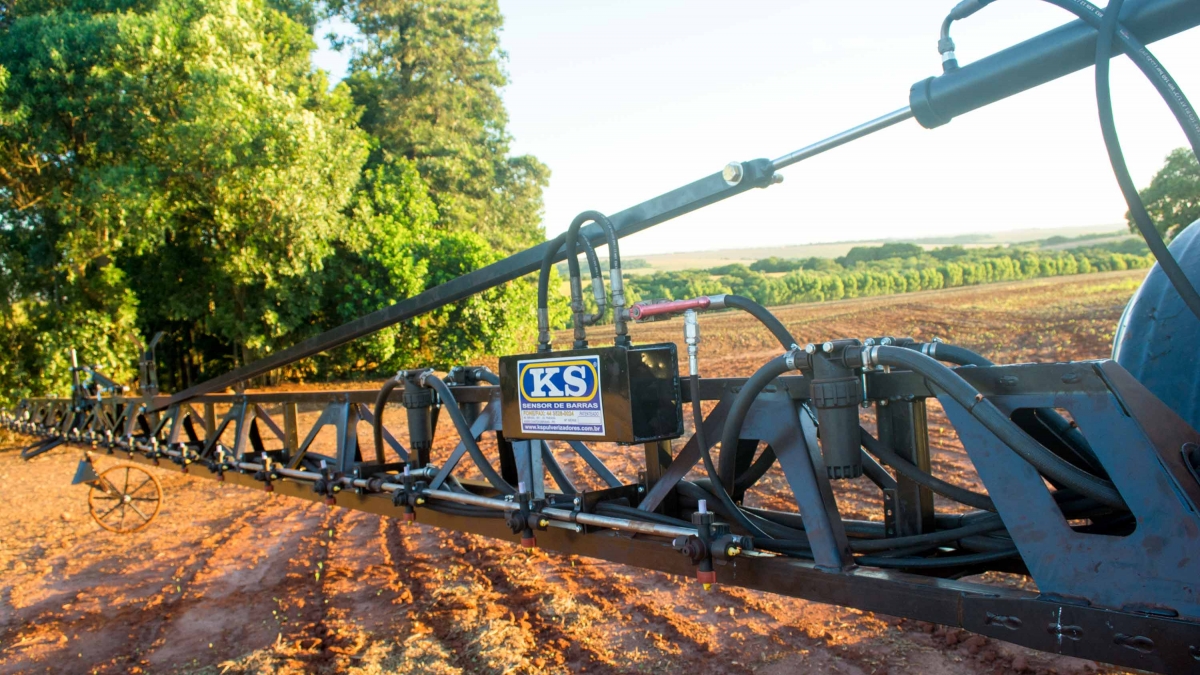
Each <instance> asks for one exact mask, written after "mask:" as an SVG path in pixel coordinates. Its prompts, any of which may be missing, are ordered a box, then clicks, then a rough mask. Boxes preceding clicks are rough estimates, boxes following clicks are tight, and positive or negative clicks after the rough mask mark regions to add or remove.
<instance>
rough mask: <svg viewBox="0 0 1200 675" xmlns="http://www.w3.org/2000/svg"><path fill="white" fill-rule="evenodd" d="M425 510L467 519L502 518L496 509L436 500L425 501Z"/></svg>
mask: <svg viewBox="0 0 1200 675" xmlns="http://www.w3.org/2000/svg"><path fill="white" fill-rule="evenodd" d="M425 508H427V509H429V510H431V511H437V512H439V513H448V514H451V515H455V516H467V517H469V518H503V517H504V512H503V511H497V510H496V509H485V508H482V507H479V506H471V505H468V504H454V503H452V502H451V503H442V502H439V501H438V500H436V499H427V500H425Z"/></svg>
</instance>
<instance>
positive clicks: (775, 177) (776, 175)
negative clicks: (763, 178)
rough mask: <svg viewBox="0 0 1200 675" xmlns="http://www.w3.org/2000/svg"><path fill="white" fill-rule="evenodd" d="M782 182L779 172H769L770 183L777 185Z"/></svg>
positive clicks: (781, 175)
mask: <svg viewBox="0 0 1200 675" xmlns="http://www.w3.org/2000/svg"><path fill="white" fill-rule="evenodd" d="M782 182H783V174H781V173H773V174H771V185H779V184H780V183H782Z"/></svg>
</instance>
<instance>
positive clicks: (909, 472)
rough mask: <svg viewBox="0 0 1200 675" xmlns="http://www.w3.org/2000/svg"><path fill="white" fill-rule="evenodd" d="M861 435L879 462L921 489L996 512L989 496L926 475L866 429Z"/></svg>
mask: <svg viewBox="0 0 1200 675" xmlns="http://www.w3.org/2000/svg"><path fill="white" fill-rule="evenodd" d="M859 433H860V436H861V437H862V444H863V447H865V448H866V449H867V451H868V452H870V453H871V454H872V455H875V456H876V457H877V458H879V461H881V462H883V463H884V464H887V465H888V466H890V467H892V468H893V469H895V470H896V472H897V473H899V474H900V475H901V476H904V477H905V478H907V479H909V480H911V481H912V482H914V483H916V484H917V485H920V486H921V487H924V488H928V489H929V490H932V491H933V492H936V493H938V494H939V495H941V496H943V497H945V498H947V499H952V500H954V501H956V502H959V503H960V504H966V505H967V506H973V507H975V508H977V509H983V510H984V511H995V510H996V505H995V504H994V503H992V498H991V497H989V496H987V495H981V494H979V493H978V492H972V491H970V490H967V489H966V488H961V487H958V486H957V485H952V484H950V483H947V482H946V481H944V480H942V479H940V478H938V477H937V476H933V475H931V474H928V473H925V472H924V471H922V470H921V469H920V468H919V467H917V466H916V465H915V464H913V463H912V462H909V461H908V460H906V459H904V458H903V457H901V456H900V455H898V454H897V453H896V451H895V450H892V449H891V448H889V447H888V446H887V445H886V444H884V443H883V442H882V441H880V440H878V439H876V438H875V437H874V436H872V435H871V434H870V433H869V432H868V431H867V430H866V429H863V428H862V427H859Z"/></svg>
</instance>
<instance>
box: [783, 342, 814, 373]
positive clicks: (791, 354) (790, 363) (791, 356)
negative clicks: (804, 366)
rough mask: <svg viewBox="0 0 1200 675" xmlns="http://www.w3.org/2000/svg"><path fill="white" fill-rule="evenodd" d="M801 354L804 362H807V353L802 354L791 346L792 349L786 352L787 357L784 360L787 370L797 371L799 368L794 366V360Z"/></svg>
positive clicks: (798, 349)
mask: <svg viewBox="0 0 1200 675" xmlns="http://www.w3.org/2000/svg"><path fill="white" fill-rule="evenodd" d="M801 354H804V356H805V361H807V360H808V359H807V356H808V355H807V353H805V352H802V351H801V350H800V347H798V346H796V345H792V348H791V349H789V350H788V353H787V356H786V357H785V358H784V363H785V364H787V367H788V370H799V366H797V365H796V359H797V357H799V356H800V355H801Z"/></svg>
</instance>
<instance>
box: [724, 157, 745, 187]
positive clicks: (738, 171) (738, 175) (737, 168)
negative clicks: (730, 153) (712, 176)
mask: <svg viewBox="0 0 1200 675" xmlns="http://www.w3.org/2000/svg"><path fill="white" fill-rule="evenodd" d="M743 174H744V171H743V170H742V163H741V162H730V163H728V164H726V165H725V168H724V169H722V170H721V177H722V178H724V179H725V182H726V183H727V184H729V185H737V184H738V183H740V182H742V175H743Z"/></svg>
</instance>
